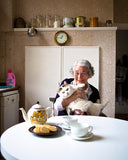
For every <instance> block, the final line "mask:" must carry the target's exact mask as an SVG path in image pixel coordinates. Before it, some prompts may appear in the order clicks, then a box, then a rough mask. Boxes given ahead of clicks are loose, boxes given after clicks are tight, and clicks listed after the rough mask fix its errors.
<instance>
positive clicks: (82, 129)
mask: <svg viewBox="0 0 128 160" xmlns="http://www.w3.org/2000/svg"><path fill="white" fill-rule="evenodd" d="M92 130H93V127H92V126H89V125H87V124H85V123H75V124H71V134H72V136H74V137H84V136H87V135H88V134H90V133H91V132H92Z"/></svg>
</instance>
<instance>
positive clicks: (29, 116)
mask: <svg viewBox="0 0 128 160" xmlns="http://www.w3.org/2000/svg"><path fill="white" fill-rule="evenodd" d="M49 109H50V107H47V108H45V109H44V108H43V107H42V106H41V105H40V104H39V102H37V103H36V104H35V105H33V106H32V107H31V108H30V109H29V110H28V112H27V113H26V112H25V110H24V108H20V110H21V112H22V115H23V118H24V120H25V121H26V122H30V123H31V124H44V123H45V122H46V121H47V111H48V110H49Z"/></svg>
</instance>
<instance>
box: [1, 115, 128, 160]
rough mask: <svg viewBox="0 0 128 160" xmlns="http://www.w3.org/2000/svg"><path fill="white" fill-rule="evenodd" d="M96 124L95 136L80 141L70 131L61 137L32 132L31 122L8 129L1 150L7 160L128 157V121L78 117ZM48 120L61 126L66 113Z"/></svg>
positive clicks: (121, 159)
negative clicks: (41, 135) (42, 135)
mask: <svg viewBox="0 0 128 160" xmlns="http://www.w3.org/2000/svg"><path fill="white" fill-rule="evenodd" d="M76 118H78V120H79V121H82V122H85V123H88V124H90V125H92V126H93V137H92V138H91V139H88V140H83V141H78V140H74V139H72V138H71V136H70V135H69V133H70V130H69V131H64V130H63V131H62V132H61V134H59V135H58V136H53V137H52V136H51V137H39V136H36V135H34V134H32V133H31V132H29V130H28V129H29V128H30V127H31V125H30V124H29V123H27V122H23V123H20V124H17V125H15V126H13V127H11V128H9V129H7V130H6V131H5V132H4V133H3V134H2V136H1V153H2V155H3V156H4V157H5V158H6V159H7V160H16V159H18V160H42V159H48V160H50V159H51V160H53V159H56V160H60V159H61V160H66V159H67V160H70V159H72V160H78V159H80V160H85V159H87V160H102V159H103V160H127V159H128V152H127V148H128V121H124V120H119V119H115V118H108V117H96V116H76ZM48 122H50V123H55V124H57V125H59V124H60V125H61V124H62V123H63V122H64V117H63V116H56V117H51V118H49V119H48Z"/></svg>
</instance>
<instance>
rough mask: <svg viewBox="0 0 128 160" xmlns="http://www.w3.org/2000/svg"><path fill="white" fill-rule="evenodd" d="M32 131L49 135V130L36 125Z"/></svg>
mask: <svg viewBox="0 0 128 160" xmlns="http://www.w3.org/2000/svg"><path fill="white" fill-rule="evenodd" d="M33 131H34V132H37V133H50V130H49V129H48V128H45V127H43V126H42V125H37V126H36V127H35V128H34V130H33Z"/></svg>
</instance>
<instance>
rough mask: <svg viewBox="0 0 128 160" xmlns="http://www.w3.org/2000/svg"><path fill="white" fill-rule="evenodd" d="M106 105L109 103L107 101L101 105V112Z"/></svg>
mask: <svg viewBox="0 0 128 160" xmlns="http://www.w3.org/2000/svg"><path fill="white" fill-rule="evenodd" d="M108 103H109V100H107V101H106V102H105V103H104V104H103V105H102V108H101V111H102V110H103V109H104V108H105V107H106V106H107V104H108Z"/></svg>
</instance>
